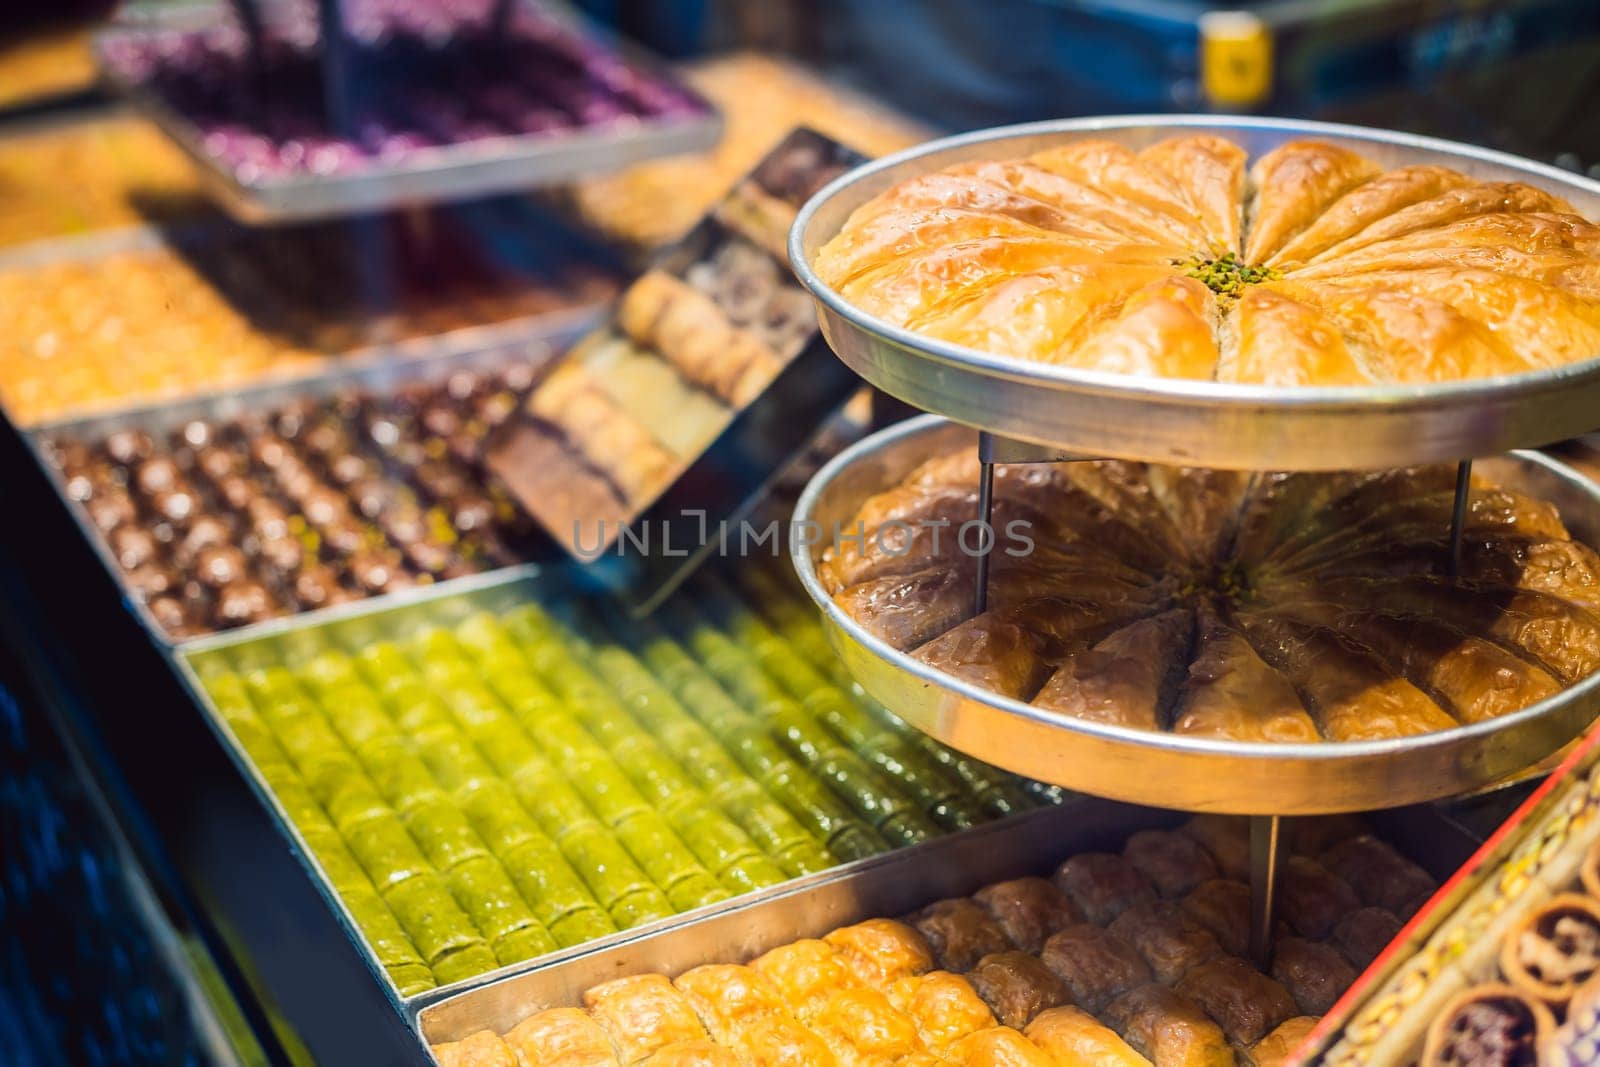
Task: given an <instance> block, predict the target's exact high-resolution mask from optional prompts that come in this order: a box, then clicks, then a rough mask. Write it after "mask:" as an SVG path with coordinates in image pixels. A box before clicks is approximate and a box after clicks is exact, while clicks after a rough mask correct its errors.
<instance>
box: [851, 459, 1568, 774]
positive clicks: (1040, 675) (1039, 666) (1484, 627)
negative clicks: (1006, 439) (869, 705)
mask: <svg viewBox="0 0 1600 1067" xmlns="http://www.w3.org/2000/svg"><path fill="white" fill-rule="evenodd" d="M978 473H979V469H978V460H977V456H976V453H975V450H974V449H972V448H971V447H970V445H966V446H964V447H952V448H950V450H949V451H946V452H943V453H939V454H936V455H934V456H933V457H932V458H930V459H928V460H927V461H926V462H924V463H923V464H922V465H921V466H920V467H918V468H916V469H915V470H913V471H912V472H911V473H910V474H909V475H907V476H906V477H905V478H904V479H903V481H901V482H900V483H899V484H897V485H895V486H894V487H893V488H890V489H888V490H886V491H884V492H881V493H879V494H877V495H875V496H872V497H870V498H868V499H867V500H866V501H865V502H864V503H863V504H862V505H861V506H860V508H859V511H858V513H857V515H856V517H855V520H856V521H859V523H860V524H861V528H862V529H864V530H865V531H867V533H868V536H866V537H864V538H860V539H858V540H843V539H841V540H840V541H839V543H838V544H836V545H834V546H830V547H829V548H828V549H827V550H826V551H825V553H824V556H823V559H822V560H821V562H820V564H819V576H820V578H821V580H822V582H823V584H824V586H825V587H826V588H827V590H828V592H829V593H830V594H831V595H832V597H833V599H834V602H835V603H836V604H837V605H838V606H839V607H840V608H842V609H843V610H844V611H845V612H847V613H848V614H849V615H850V616H851V617H852V618H854V619H855V620H856V621H857V622H858V623H859V624H860V625H861V626H862V627H863V628H864V629H865V630H866V631H867V632H869V633H870V634H872V635H873V636H874V637H876V638H878V639H880V640H882V641H884V642H886V643H887V644H889V645H892V646H893V647H894V648H896V649H899V650H902V651H904V652H908V653H910V654H911V655H912V656H913V657H915V658H916V659H918V660H920V661H922V662H924V663H926V664H929V665H930V666H933V667H936V668H938V669H940V670H942V671H944V672H945V673H946V674H948V675H949V676H951V677H953V678H956V679H959V680H962V681H964V682H967V683H970V684H973V685H976V686H979V687H981V688H983V689H987V690H989V691H990V692H992V693H995V694H998V695H999V696H1002V697H1007V698H1010V699H1013V700H1019V701H1023V702H1027V703H1031V704H1033V705H1035V706H1036V707H1040V708H1044V709H1047V710H1049V711H1051V712H1054V713H1056V714H1058V715H1061V716H1069V717H1072V718H1076V719H1080V720H1085V721H1089V722H1095V723H1103V724H1111V725H1116V726H1122V727H1133V728H1137V729H1143V730H1159V731H1170V732H1172V733H1177V734H1183V735H1187V736H1192V737H1212V738H1228V739H1234V740H1244V741H1270V742H1295V741H1318V740H1324V741H1360V740H1371V739H1377V738H1392V737H1400V736H1406V735H1412V734H1420V733H1425V732H1429V731H1434V730H1444V729H1449V728H1451V727H1454V726H1456V725H1458V724H1461V723H1473V722H1479V721H1482V720H1485V719H1489V718H1492V717H1494V716H1499V715H1505V714H1507V713H1509V712H1512V711H1515V710H1517V709H1519V708H1523V707H1526V706H1528V705H1530V704H1533V703H1535V702H1537V701H1539V700H1542V699H1544V698H1545V697H1549V696H1551V695H1553V694H1555V693H1557V692H1559V691H1560V690H1561V689H1562V688H1563V687H1565V686H1570V685H1572V684H1573V683H1575V682H1577V681H1578V680H1580V679H1582V678H1584V677H1586V676H1588V675H1589V674H1590V673H1591V672H1593V671H1594V670H1595V668H1596V667H1600V614H1597V612H1600V559H1597V557H1596V555H1595V552H1594V550H1593V549H1591V548H1590V547H1589V546H1587V545H1585V544H1583V543H1581V542H1579V541H1575V540H1573V539H1572V538H1571V536H1570V535H1569V533H1568V531H1567V529H1566V527H1565V526H1564V525H1563V523H1562V521H1561V517H1560V515H1558V514H1557V512H1556V509H1555V508H1554V507H1553V506H1552V505H1550V504H1549V503H1547V502H1545V501H1542V500H1539V499H1536V498H1533V497H1531V496H1529V495H1527V494H1526V493H1523V492H1521V491H1518V490H1516V489H1512V488H1508V487H1506V486H1502V485H1496V484H1494V483H1493V482H1492V481H1490V480H1489V479H1487V478H1484V477H1481V476H1474V478H1473V481H1472V486H1471V491H1470V495H1469V507H1468V510H1467V513H1466V517H1465V526H1464V531H1465V534H1464V539H1463V547H1462V554H1461V561H1460V572H1459V578H1458V579H1455V580H1452V579H1450V578H1448V577H1446V576H1445V575H1446V570H1447V565H1448V555H1449V545H1448V541H1449V531H1450V525H1451V514H1452V505H1453V502H1454V497H1455V481H1456V469H1455V467H1454V466H1437V467H1435V466H1429V467H1411V468H1403V469H1398V470H1387V471H1377V472H1354V473H1343V474H1322V473H1316V474H1305V473H1295V474H1276V473H1274V474H1246V473H1235V472H1225V471H1207V470H1195V469H1181V468H1172V467H1160V466H1153V465H1151V466H1147V465H1143V464H1136V463H1123V462H1114V461H1096V462H1078V463H1058V464H1036V465H1020V466H1005V465H1001V466H997V467H996V474H995V492H994V501H995V504H994V507H995V511H994V518H993V521H992V528H993V532H994V534H995V536H996V541H995V543H994V544H992V545H991V546H990V549H991V551H990V560H991V569H990V574H989V586H988V588H989V593H988V610H987V611H985V612H984V613H983V614H981V615H977V616H975V617H973V616H972V611H971V608H972V604H973V590H974V584H975V582H976V573H975V571H976V563H977V555H976V552H975V551H973V550H971V547H970V546H971V545H974V544H976V541H975V540H974V539H973V538H970V537H969V538H967V539H966V540H965V541H963V539H962V538H961V537H959V536H958V535H957V530H958V528H959V527H961V526H962V524H963V523H965V522H967V521H968V520H969V519H971V518H972V517H973V516H974V515H975V514H976V513H977V512H976V507H977V485H978ZM846 525H847V526H849V527H851V528H854V527H855V522H854V521H852V522H850V523H847V524H846ZM940 531H943V532H944V536H943V537H942V538H941V537H939V536H938V534H939V532H940ZM963 545H968V546H969V547H967V548H964V547H963Z"/></svg>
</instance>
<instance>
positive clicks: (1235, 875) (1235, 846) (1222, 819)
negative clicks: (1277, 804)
mask: <svg viewBox="0 0 1600 1067" xmlns="http://www.w3.org/2000/svg"><path fill="white" fill-rule="evenodd" d="M1178 832H1179V833H1181V834H1183V835H1184V836H1186V837H1192V838H1194V839H1195V840H1196V841H1198V842H1200V846H1201V847H1202V848H1204V849H1205V850H1206V851H1207V852H1209V853H1210V854H1211V858H1212V859H1213V860H1215V861H1216V864H1217V870H1219V871H1221V872H1222V877H1224V878H1231V879H1233V880H1235V881H1249V879H1250V822H1249V820H1248V819H1245V818H1243V817H1241V816H1238V815H1195V816H1192V817H1191V818H1190V819H1189V820H1188V821H1187V822H1185V823H1184V824H1183V825H1182V826H1180V827H1178Z"/></svg>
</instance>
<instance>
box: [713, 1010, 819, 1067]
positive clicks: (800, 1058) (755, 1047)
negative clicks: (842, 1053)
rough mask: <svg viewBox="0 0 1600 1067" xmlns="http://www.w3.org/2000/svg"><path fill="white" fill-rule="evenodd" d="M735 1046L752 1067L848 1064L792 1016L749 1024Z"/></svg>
mask: <svg viewBox="0 0 1600 1067" xmlns="http://www.w3.org/2000/svg"><path fill="white" fill-rule="evenodd" d="M733 1047H734V1049H735V1050H736V1051H737V1052H738V1053H739V1054H740V1055H741V1056H743V1057H744V1058H745V1060H746V1061H747V1062H748V1063H749V1064H750V1065H751V1067H835V1065H839V1064H842V1063H843V1062H846V1061H841V1060H839V1059H838V1057H836V1056H835V1055H834V1054H833V1050H831V1049H830V1048H829V1047H828V1046H827V1045H826V1044H825V1043H824V1042H823V1040H822V1039H821V1038H820V1037H818V1036H817V1035H816V1034H814V1033H812V1032H811V1031H810V1030H808V1029H806V1028H805V1027H804V1026H802V1025H801V1024H800V1023H798V1022H796V1021H795V1020H794V1019H793V1018H791V1017H790V1016H788V1015H767V1016H763V1017H761V1018H759V1019H756V1020H753V1021H751V1022H749V1023H747V1024H745V1025H744V1026H743V1027H742V1028H741V1029H740V1031H739V1038H738V1041H737V1042H735V1044H734V1046H733Z"/></svg>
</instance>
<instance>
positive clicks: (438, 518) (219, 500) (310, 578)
mask: <svg viewBox="0 0 1600 1067" xmlns="http://www.w3.org/2000/svg"><path fill="white" fill-rule="evenodd" d="M508 364H509V365H508V366H506V367H505V368H504V369H502V370H498V371H460V372H458V373H455V374H452V375H450V376H449V377H448V378H446V379H444V380H443V381H436V382H418V383H416V384H412V385H407V386H402V387H400V388H398V389H394V390H385V391H382V392H361V391H354V390H352V391H346V392H342V393H339V394H335V395H333V396H330V397H326V398H322V399H307V400H301V401H296V402H293V403H290V404H287V405H285V406H283V407H281V408H279V409H277V410H269V411H260V412H250V413H247V414H244V415H241V416H237V417H235V418H231V419H204V418H200V419H192V420H190V421H188V422H185V423H182V424H181V425H179V426H177V427H175V428H173V429H172V430H171V431H170V432H168V433H149V432H146V431H144V430H137V429H129V430H119V431H116V432H114V433H111V434H108V435H106V436H105V437H102V438H99V439H90V440H81V439H76V438H70V437H64V436H47V437H45V438H44V446H45V449H46V452H47V454H48V455H49V456H50V458H51V459H52V460H53V462H54V463H55V464H56V466H57V467H58V468H59V470H60V472H61V475H62V478H63V480H64V482H65V485H66V491H67V496H68V498H69V499H71V500H72V501H74V502H75V503H76V504H77V505H78V506H79V507H81V508H83V509H84V512H85V514H86V515H87V517H88V519H89V523H90V525H92V526H93V527H94V528H95V530H96V531H98V532H99V534H100V535H101V536H102V537H104V538H105V543H106V546H107V548H108V549H109V550H110V553H111V555H112V556H113V557H114V558H115V560H116V562H117V566H118V567H119V568H120V570H121V572H122V577H123V581H124V583H125V584H126V585H127V587H128V588H129V589H130V590H131V591H132V593H133V594H134V595H135V596H136V597H138V598H139V599H140V600H141V601H142V602H143V603H144V605H145V606H146V607H147V608H148V609H149V611H150V614H151V615H152V616H153V617H154V618H155V620H156V622H157V623H158V624H159V625H160V626H161V628H162V629H163V631H165V633H166V634H167V635H168V636H169V637H171V638H174V639H183V638H188V637H194V636H197V635H199V634H203V633H207V632H209V631H212V630H225V629H231V628H233V627H236V626H244V625H248V624H250V623H255V622H261V621H263V620H266V619H269V618H274V617H276V616H281V615H287V614H293V613H295V612H299V611H309V610H312V609H315V608H322V607H328V606H331V605H334V604H341V603H346V602H348V601H351V600H356V599H359V598H362V597H368V596H378V595H382V594H385V593H391V592H395V591H397V590H400V589H408V588H412V587H414V586H416V585H419V584H428V583H432V582H436V581H442V580H445V579H449V578H457V577H461V576H462V575H466V574H474V573H478V572H480V571H485V570H491V569H493V568H496V567H503V566H508V565H511V564H514V563H518V562H522V561H523V560H524V559H526V558H528V557H529V556H530V555H531V554H532V552H533V546H532V544H531V537H532V528H531V524H530V522H529V520H528V518H527V516H526V515H524V514H523V513H522V511H521V510H520V509H519V508H518V507H517V506H516V504H515V503H514V502H513V501H512V500H510V499H509V498H508V497H507V496H506V495H505V494H504V493H503V492H502V491H500V490H499V489H498V488H497V487H496V486H495V484H494V483H493V481H492V480H489V479H486V478H485V477H484V470H483V454H484V448H485V441H486V440H487V439H488V436H489V434H490V433H491V432H493V430H494V428H495V427H496V426H498V425H500V424H501V423H502V422H504V421H505V419H506V418H508V417H509V416H510V415H511V413H512V412H514V411H516V409H517V406H518V405H519V404H520V403H521V402H522V400H523V398H524V397H525V396H526V395H527V393H528V390H529V389H530V388H531V387H532V384H533V381H534V368H533V366H531V365H530V364H528V363H526V362H522V361H508Z"/></svg>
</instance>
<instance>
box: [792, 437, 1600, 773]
mask: <svg viewBox="0 0 1600 1067" xmlns="http://www.w3.org/2000/svg"><path fill="white" fill-rule="evenodd" d="M955 425H959V424H957V423H953V422H951V421H950V420H948V419H945V418H943V417H941V416H938V415H920V416H917V417H915V418H912V419H908V420H906V421H905V422H903V423H901V424H899V425H898V426H894V427H891V428H889V429H887V430H883V431H880V432H878V433H876V434H872V435H870V436H868V437H866V438H863V439H862V440H860V441H858V442H856V443H855V444H853V445H851V446H850V447H849V448H847V449H845V450H844V451H843V452H841V453H840V454H839V455H837V456H835V457H834V458H833V459H832V460H830V461H829V462H828V463H827V464H826V465H824V466H823V467H822V468H821V470H819V471H818V472H817V474H816V475H815V476H814V477H813V478H812V480H811V481H810V483H808V484H807V486H806V488H805V490H804V491H803V492H802V493H801V495H800V499H799V501H798V503H797V504H796V506H795V514H794V525H793V528H792V529H791V544H790V553H789V554H790V558H791V559H792V560H793V561H794V566H795V571H796V573H797V574H798V575H799V578H800V583H801V585H802V586H804V588H805V591H806V593H807V594H808V595H809V596H810V597H811V599H812V600H813V601H814V602H815V603H816V606H817V607H818V609H819V610H820V611H821V612H822V613H823V615H824V616H825V617H826V618H827V620H828V621H829V622H830V623H831V624H832V625H833V626H834V627H835V628H836V630H837V631H838V632H841V633H843V634H845V635H847V636H848V638H849V640H851V641H853V642H855V643H856V644H858V645H860V646H861V647H862V648H864V649H865V650H866V651H867V652H869V653H871V654H872V655H873V656H875V657H877V658H878V659H880V660H883V661H884V662H886V663H887V664H889V665H890V666H891V667H892V668H894V669H896V670H898V671H900V672H901V673H903V674H904V675H906V676H907V677H908V678H910V679H911V680H913V681H914V682H916V683H917V684H919V685H921V686H924V687H929V688H937V689H942V690H945V691H948V692H952V693H954V694H956V695H958V696H960V697H962V698H964V699H966V700H969V701H972V702H974V703H977V704H980V705H986V706H987V707H989V708H990V709H992V710H993V711H994V712H997V713H999V714H1003V715H1006V716H1010V717H1014V718H1018V719H1022V720H1026V721H1027V722H1030V723H1034V724H1037V725H1041V726H1046V727H1050V728H1052V729H1056V730H1061V731H1064V732H1067V733H1080V734H1085V735H1087V736H1089V737H1093V738H1097V739H1100V740H1104V741H1108V742H1113V743H1117V744H1121V745H1125V746H1130V747H1132V748H1134V749H1138V750H1162V751H1166V752H1184V753H1189V754H1192V755H1195V756H1216V757H1232V758H1235V759H1247V760H1261V761H1267V762H1268V763H1271V762H1286V761H1314V762H1317V763H1324V764H1337V763H1340V762H1342V761H1344V760H1347V759H1353V758H1361V757H1371V756H1388V755H1393V754H1396V753H1400V752H1415V751H1419V750H1425V749H1429V748H1437V747H1439V746H1442V745H1445V744H1448V743H1451V742H1455V741H1458V740H1461V739H1477V738H1483V737H1487V736H1489V735H1492V734H1497V733H1500V732H1501V731H1503V730H1507V729H1510V728H1514V727H1516V726H1519V725H1521V724H1523V723H1527V722H1531V721H1535V720H1538V719H1540V718H1543V717H1544V716H1545V715H1547V714H1549V713H1550V712H1551V711H1552V710H1555V709H1557V708H1560V707H1563V706H1565V705H1566V704H1568V703H1570V702H1572V701H1575V700H1578V699H1584V698H1589V697H1600V672H1596V673H1594V674H1591V675H1590V676H1589V677H1587V678H1584V679H1583V680H1581V681H1579V682H1577V683H1575V684H1574V685H1572V686H1569V687H1567V688H1566V689H1563V690H1561V691H1560V692H1558V693H1556V694H1555V695H1553V696H1550V697H1546V698H1545V699H1544V700H1541V701H1539V702H1537V703H1535V704H1530V705H1529V706H1528V707H1526V708H1522V709H1521V710H1519V711H1515V712H1512V713H1510V714H1509V715H1502V716H1499V717H1497V718H1493V719H1486V720H1484V721H1482V722H1477V723H1469V724H1465V725H1462V726H1458V727H1455V728H1453V729H1450V730H1439V731H1435V732H1433V733H1428V734H1419V735H1415V736H1414V737H1410V738H1386V739H1382V740H1375V741H1321V742H1315V743H1307V742H1298V743H1286V744H1275V743H1270V742H1250V741H1229V740H1215V739H1206V738H1196V737H1182V736H1178V735H1174V734H1168V733H1154V732H1150V731H1145V730H1138V729H1134V728H1131V727H1125V726H1114V725H1110V724H1106V723H1097V722H1089V721H1085V720H1078V719H1068V718H1065V717H1063V716H1059V715H1053V714H1051V713H1050V712H1047V711H1045V710H1043V709H1040V708H1037V707H1034V706H1033V705H1030V704H1025V703H1023V702H1021V701H1019V700H1013V699H1011V698H1009V697H1003V696H1000V695H999V694H996V693H992V692H989V691H988V690H986V689H983V688H981V687H979V686H976V685H973V684H971V683H970V682H965V681H962V680H960V679H958V678H954V677H952V676H950V675H947V674H945V673H944V672H943V671H939V670H937V669H935V668H933V667H930V666H928V665H927V664H924V663H922V662H921V661H919V660H917V659H914V658H913V657H912V656H910V655H909V654H907V653H905V652H902V651H900V650H899V649H896V648H894V647H893V646H892V645H890V644H888V643H887V642H885V641H883V640H881V639H879V638H878V637H875V636H874V635H872V634H871V633H869V632H867V630H866V629H865V628H864V627H862V626H861V625H860V624H859V623H857V622H856V621H855V619H854V618H852V617H851V616H850V615H849V614H848V613H846V612H845V611H844V609H842V608H840V607H839V606H838V605H837V604H835V603H834V601H833V598H832V597H831V596H829V595H828V593H827V591H826V590H825V589H824V588H823V586H822V581H821V579H820V578H819V577H818V575H817V570H816V563H815V560H814V558H813V556H812V551H811V549H810V548H809V547H807V546H805V545H803V544H800V543H799V539H800V536H801V530H803V529H804V528H805V525H806V523H807V522H808V521H811V522H814V521H815V519H814V515H815V513H816V511H817V507H818V502H819V501H820V500H821V498H822V497H823V495H824V494H825V493H826V492H827V490H828V489H829V488H830V487H831V485H832V483H833V481H834V480H835V479H836V478H837V477H838V476H839V475H840V474H841V473H842V472H843V471H845V470H846V469H848V468H850V467H851V466H853V465H854V464H856V463H857V462H859V461H860V460H862V459H863V458H866V457H870V456H872V455H874V454H876V453H877V452H879V451H880V450H882V449H883V448H885V447H887V446H889V445H892V444H896V443H899V442H902V441H905V440H907V439H910V438H915V437H918V436H922V435H925V434H931V433H932V432H933V431H935V430H937V429H940V428H943V427H947V426H955ZM1510 455H1511V456H1512V457H1514V458H1515V459H1517V460H1519V461H1521V462H1524V463H1527V464H1530V465H1532V466H1534V467H1539V468H1543V469H1544V470H1547V471H1549V472H1551V473H1552V474H1555V475H1557V476H1558V477H1561V478H1562V479H1564V480H1566V481H1568V482H1570V483H1572V484H1573V485H1574V486H1575V487H1577V488H1579V489H1580V490H1581V491H1582V492H1583V493H1585V494H1586V495H1587V496H1588V497H1589V498H1590V499H1591V500H1592V501H1593V502H1594V504H1595V506H1596V508H1597V509H1600V485H1596V484H1594V483H1593V482H1590V481H1589V480H1588V479H1586V478H1584V477H1583V476H1582V475H1581V474H1579V473H1578V472H1577V471H1575V470H1573V469H1572V468H1571V467H1568V466H1567V465H1566V464H1564V463H1561V462H1560V461H1558V460H1555V459H1552V458H1551V457H1549V456H1546V455H1543V454H1542V453H1537V452H1532V451H1524V450H1519V451H1515V452H1512V453H1510ZM891 710H893V709H891Z"/></svg>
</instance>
